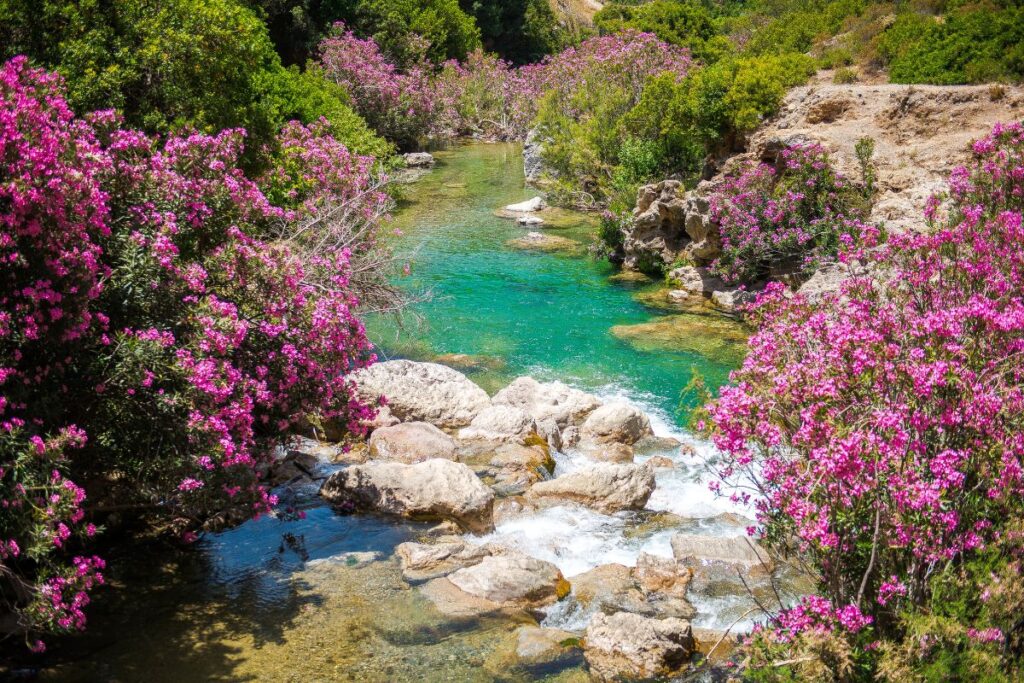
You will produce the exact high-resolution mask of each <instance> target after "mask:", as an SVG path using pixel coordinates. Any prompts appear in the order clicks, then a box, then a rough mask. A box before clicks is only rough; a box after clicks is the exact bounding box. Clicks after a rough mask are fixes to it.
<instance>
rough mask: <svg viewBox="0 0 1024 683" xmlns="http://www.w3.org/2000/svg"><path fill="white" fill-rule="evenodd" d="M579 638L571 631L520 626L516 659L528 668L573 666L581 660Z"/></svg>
mask: <svg viewBox="0 0 1024 683" xmlns="http://www.w3.org/2000/svg"><path fill="white" fill-rule="evenodd" d="M578 643H579V638H578V637H577V636H576V634H575V633H572V632H571V631H563V630H561V629H557V628H542V627H540V626H520V627H519V629H518V630H517V631H516V658H517V659H518V660H519V662H520V663H521V664H524V665H526V666H528V667H539V666H545V667H549V666H553V665H559V664H564V665H567V666H568V665H571V664H572V663H573V661H574V660H578V659H579V658H580V650H579V646H578Z"/></svg>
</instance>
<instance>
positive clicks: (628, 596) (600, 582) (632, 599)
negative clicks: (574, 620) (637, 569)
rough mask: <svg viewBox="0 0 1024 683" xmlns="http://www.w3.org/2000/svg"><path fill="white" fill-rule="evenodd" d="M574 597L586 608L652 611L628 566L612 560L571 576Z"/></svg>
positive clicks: (599, 610) (590, 609) (596, 610)
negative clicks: (609, 562)
mask: <svg viewBox="0 0 1024 683" xmlns="http://www.w3.org/2000/svg"><path fill="white" fill-rule="evenodd" d="M572 593H573V597H575V598H576V600H577V601H578V602H579V603H580V605H581V606H582V607H583V608H584V609H585V610H588V611H595V612H609V613H614V612H633V613H640V614H644V613H646V614H651V613H652V612H651V611H650V610H649V608H648V606H647V604H646V603H647V601H646V599H645V597H644V594H643V593H642V592H641V591H640V588H639V586H637V583H636V580H635V579H634V578H633V570H632V569H630V568H629V567H627V566H625V565H622V564H617V563H612V564H602V565H600V566H598V567H594V568H593V569H591V570H590V571H588V572H584V573H582V574H577V575H576V576H574V577H572Z"/></svg>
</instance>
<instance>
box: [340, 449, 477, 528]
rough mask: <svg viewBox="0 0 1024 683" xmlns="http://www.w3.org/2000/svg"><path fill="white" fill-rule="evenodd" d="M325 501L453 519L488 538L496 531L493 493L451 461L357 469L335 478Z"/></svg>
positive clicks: (378, 463)
mask: <svg viewBox="0 0 1024 683" xmlns="http://www.w3.org/2000/svg"><path fill="white" fill-rule="evenodd" d="M320 495H321V496H323V497H324V498H325V499H327V501H328V502H329V503H331V504H332V505H351V506H354V507H355V509H359V510H373V511H376V512H385V513H388V514H394V515H402V516H404V517H412V518H419V519H450V520H452V521H454V522H456V523H457V524H459V525H460V526H461V527H463V528H464V529H468V530H470V531H479V532H485V531H489V530H490V529H491V528H493V526H494V524H493V520H492V509H493V505H494V492H493V491H491V489H490V488H488V487H487V486H485V485H484V484H483V482H481V481H480V479H478V478H477V476H476V475H475V474H473V470H471V469H470V468H469V467H467V466H466V465H463V464H462V463H457V462H452V461H451V460H441V459H435V460H427V461H425V462H421V463H417V464H415V465H405V464H402V463H397V462H381V461H375V462H368V463H366V464H363V465H354V466H352V467H349V468H348V469H344V470H341V471H340V472H335V473H334V474H332V475H331V476H330V478H328V479H327V481H326V482H324V485H323V486H322V487H321V488H320Z"/></svg>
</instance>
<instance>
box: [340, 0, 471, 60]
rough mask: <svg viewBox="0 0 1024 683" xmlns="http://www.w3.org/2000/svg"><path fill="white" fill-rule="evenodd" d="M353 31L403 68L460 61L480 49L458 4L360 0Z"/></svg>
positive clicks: (454, 1) (450, 0)
mask: <svg viewBox="0 0 1024 683" xmlns="http://www.w3.org/2000/svg"><path fill="white" fill-rule="evenodd" d="M353 28H354V29H355V30H356V32H357V33H359V34H362V35H365V36H368V37H372V38H373V39H374V41H376V43H377V44H378V45H379V46H380V48H381V50H383V51H384V53H385V54H387V55H388V56H389V57H390V58H391V59H392V60H393V61H394V62H395V63H396V64H398V65H399V66H403V67H405V66H410V65H412V64H415V63H416V62H418V61H420V60H422V59H424V58H426V59H429V60H430V61H432V62H435V63H440V62H443V61H445V60H446V59H452V58H454V59H459V60H462V59H465V58H466V56H467V55H468V54H469V53H470V52H472V51H473V50H475V49H476V48H478V47H480V30H479V29H478V28H477V26H476V22H475V21H474V19H473V17H471V16H470V15H468V14H466V13H465V12H463V11H462V9H461V8H460V7H459V3H458V0H425V1H422V0H360V1H359V3H358V4H357V6H356V10H355V22H354V26H353Z"/></svg>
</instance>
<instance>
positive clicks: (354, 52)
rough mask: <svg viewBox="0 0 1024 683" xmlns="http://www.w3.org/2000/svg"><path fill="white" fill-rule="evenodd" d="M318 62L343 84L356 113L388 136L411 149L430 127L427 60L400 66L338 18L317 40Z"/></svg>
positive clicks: (432, 112) (431, 111)
mask: <svg viewBox="0 0 1024 683" xmlns="http://www.w3.org/2000/svg"><path fill="white" fill-rule="evenodd" d="M320 63H321V65H322V67H323V73H324V75H325V76H326V77H327V78H328V79H329V80H331V81H333V82H335V83H337V84H339V85H341V86H342V87H343V88H344V89H345V91H346V92H347V93H348V95H349V98H350V99H351V101H352V106H353V107H354V108H355V110H356V111H357V112H358V113H359V115H360V116H362V117H363V118H364V119H365V120H366V122H367V123H368V124H369V125H370V127H371V128H373V129H374V130H375V131H376V132H377V133H379V134H380V135H381V136H383V137H384V138H386V139H387V140H390V141H392V142H394V143H395V144H397V145H398V146H399V147H400V148H402V149H413V148H416V147H417V146H418V145H419V143H420V141H422V140H423V139H424V138H425V137H426V136H427V134H428V133H429V132H430V128H431V125H432V122H433V117H434V116H435V103H434V101H433V92H432V89H431V85H430V70H431V67H430V65H429V64H415V65H413V66H410V67H409V68H408V69H405V70H400V69H399V68H398V67H397V66H395V64H393V63H391V62H390V61H388V59H387V58H386V57H385V56H384V54H383V53H382V52H381V50H380V47H378V45H377V43H375V42H374V41H373V39H372V38H366V39H363V38H358V37H356V35H355V34H354V33H352V32H351V31H350V30H348V29H347V28H346V27H345V25H344V24H341V23H338V24H335V26H334V29H333V31H332V33H331V35H329V36H328V37H327V38H325V39H324V41H323V42H322V43H321V44H320Z"/></svg>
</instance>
